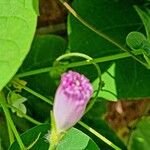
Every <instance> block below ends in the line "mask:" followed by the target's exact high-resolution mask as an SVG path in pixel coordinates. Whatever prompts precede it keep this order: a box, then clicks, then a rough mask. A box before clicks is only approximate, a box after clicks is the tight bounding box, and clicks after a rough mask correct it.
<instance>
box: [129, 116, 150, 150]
mask: <svg viewBox="0 0 150 150" xmlns="http://www.w3.org/2000/svg"><path fill="white" fill-rule="evenodd" d="M149 130H150V118H149V117H147V118H143V119H142V120H140V122H139V123H138V125H137V127H136V129H135V130H134V131H133V133H132V134H131V137H130V140H129V147H128V149H129V150H149V147H150V138H149V137H150V132H149Z"/></svg>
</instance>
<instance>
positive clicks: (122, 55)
mask: <svg viewBox="0 0 150 150" xmlns="http://www.w3.org/2000/svg"><path fill="white" fill-rule="evenodd" d="M132 53H134V55H141V54H143V53H142V50H136V51H132ZM127 57H131V54H129V53H128V52H124V53H120V54H114V55H110V56H104V57H100V58H96V59H93V60H91V61H87V60H86V61H78V62H74V63H70V64H65V65H61V66H57V67H47V68H41V69H37V70H32V71H28V72H24V73H20V74H18V75H16V77H18V78H22V77H27V76H31V75H36V74H40V73H46V72H50V71H51V70H52V69H54V68H74V67H79V66H85V65H91V64H93V63H102V62H107V61H113V60H117V59H122V58H127Z"/></svg>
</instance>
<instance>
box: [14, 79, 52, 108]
mask: <svg viewBox="0 0 150 150" xmlns="http://www.w3.org/2000/svg"><path fill="white" fill-rule="evenodd" d="M12 83H14V84H17V85H19V86H21V87H22V88H23V89H24V90H25V91H27V92H28V93H31V94H32V95H34V96H36V97H38V98H40V99H42V100H43V101H44V102H46V103H48V104H50V105H52V104H53V103H52V102H51V100H50V99H48V98H46V97H44V96H43V95H41V94H39V93H37V92H35V91H33V90H32V89H30V88H29V87H27V86H24V85H22V84H21V82H18V80H17V81H16V80H13V81H12Z"/></svg>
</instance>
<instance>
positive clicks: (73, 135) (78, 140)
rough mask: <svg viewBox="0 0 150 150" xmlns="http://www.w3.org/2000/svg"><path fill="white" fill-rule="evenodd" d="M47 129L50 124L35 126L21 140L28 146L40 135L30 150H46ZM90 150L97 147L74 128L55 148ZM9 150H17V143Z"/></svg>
mask: <svg viewBox="0 0 150 150" xmlns="http://www.w3.org/2000/svg"><path fill="white" fill-rule="evenodd" d="M49 127H50V124H42V125H39V126H36V127H34V128H32V129H30V130H28V131H27V132H25V133H24V134H23V135H22V136H21V138H22V139H23V142H24V143H25V145H26V146H29V145H30V144H31V143H32V142H34V141H35V140H36V139H37V137H38V135H39V134H40V133H41V135H40V137H39V139H38V140H37V142H36V143H35V145H34V146H33V147H32V150H36V149H42V150H47V149H48V146H49V144H48V141H46V138H45V135H47V133H48V130H49ZM91 148H92V150H99V148H98V147H97V145H96V144H95V143H94V142H93V141H92V140H91V139H90V138H89V137H88V136H87V135H86V134H84V133H83V132H81V131H79V130H77V129H75V128H72V129H70V130H69V131H68V132H67V133H66V135H65V136H64V137H63V139H62V141H60V143H59V144H58V146H57V150H64V149H65V150H71V149H76V150H91ZM9 150H19V146H18V144H17V142H15V143H13V144H12V146H11V147H10V149H9Z"/></svg>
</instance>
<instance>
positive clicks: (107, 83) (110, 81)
mask: <svg viewBox="0 0 150 150" xmlns="http://www.w3.org/2000/svg"><path fill="white" fill-rule="evenodd" d="M115 67H116V66H115V63H114V64H112V65H111V66H110V68H109V69H108V70H107V71H106V72H104V73H103V74H102V80H103V82H104V87H103V88H102V90H101V91H100V92H99V95H98V96H99V97H101V98H103V99H106V100H110V101H117V99H118V98H117V89H116V83H115ZM98 82H99V79H98V78H97V79H96V80H95V81H94V82H93V87H94V89H95V90H96V89H97V88H98V87H97V86H98Z"/></svg>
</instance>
